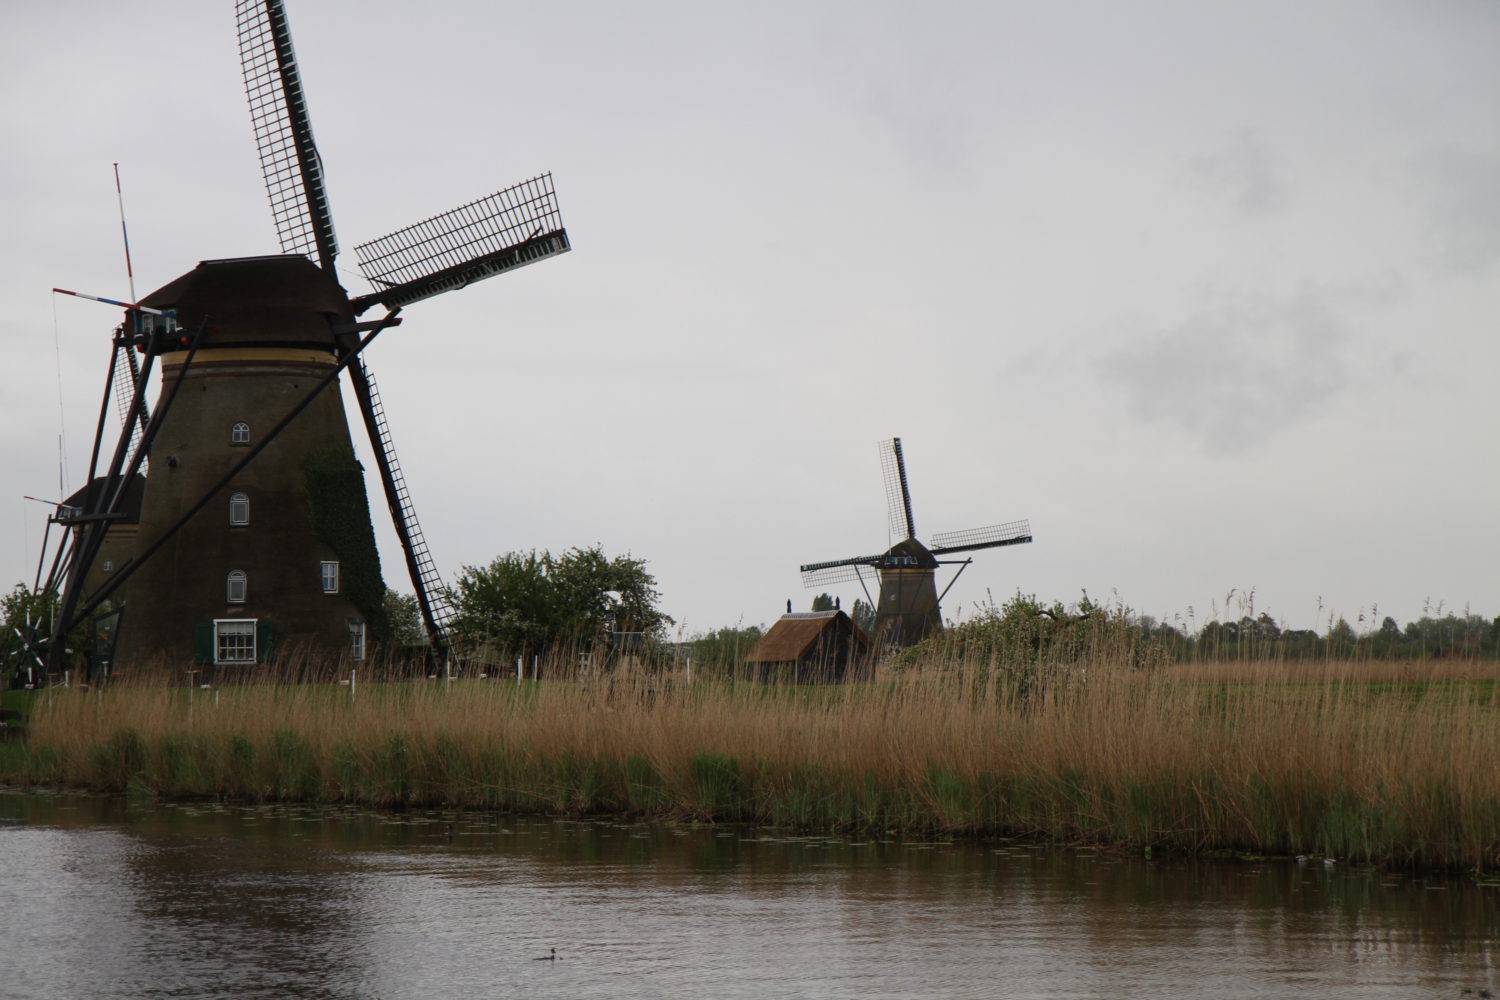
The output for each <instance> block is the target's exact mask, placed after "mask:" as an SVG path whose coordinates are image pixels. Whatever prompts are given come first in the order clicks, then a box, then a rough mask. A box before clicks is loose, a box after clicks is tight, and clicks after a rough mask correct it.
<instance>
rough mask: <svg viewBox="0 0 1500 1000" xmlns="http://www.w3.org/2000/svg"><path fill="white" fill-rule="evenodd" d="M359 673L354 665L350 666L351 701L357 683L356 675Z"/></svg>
mask: <svg viewBox="0 0 1500 1000" xmlns="http://www.w3.org/2000/svg"><path fill="white" fill-rule="evenodd" d="M358 673H359V671H357V670H355V669H354V668H353V667H350V668H349V700H350V701H353V700H354V684H355V679H356V675H357V674H358Z"/></svg>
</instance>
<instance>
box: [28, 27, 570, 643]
mask: <svg viewBox="0 0 1500 1000" xmlns="http://www.w3.org/2000/svg"><path fill="white" fill-rule="evenodd" d="M236 14H237V19H238V25H239V44H240V54H241V60H242V63H243V67H244V77H245V88H246V92H247V95H248V97H249V103H250V116H251V121H252V124H253V127H254V132H255V139H256V144H257V147H258V149H259V154H260V162H261V169H262V172H263V173H264V176H265V182H266V190H267V193H268V194H269V196H270V201H271V210H272V215H273V217H274V219H275V224H276V230H277V233H278V234H279V236H280V240H281V249H282V254H281V255H278V256H265V257H234V258H228V259H218V260H205V261H203V262H202V263H200V264H199V265H198V266H197V267H196V268H194V269H193V270H192V271H190V272H188V273H187V274H185V275H183V276H182V277H180V278H178V279H176V280H175V281H172V282H170V283H168V284H167V285H165V286H163V287H162V288H160V289H158V290H157V291H155V292H153V293H151V294H150V295H148V296H146V297H145V298H144V299H142V300H141V301H140V302H138V303H117V304H121V305H126V306H127V312H126V322H125V323H124V324H123V325H122V326H121V327H120V328H119V330H117V331H116V335H115V345H114V346H115V351H114V356H113V358H112V361H111V376H110V381H111V383H116V384H119V385H121V386H123V388H124V393H123V394H124V396H125V397H126V399H127V400H128V402H126V403H125V405H124V406H123V407H122V410H123V412H124V413H125V415H126V416H125V429H124V432H123V433H122V434H121V436H120V437H119V439H118V441H116V442H115V445H114V448H113V451H112V452H108V453H107V461H108V464H107V467H106V468H105V470H104V471H103V472H102V474H99V475H97V476H96V472H97V471H98V465H96V464H95V461H97V460H98V459H99V458H100V456H101V452H106V449H104V448H101V445H102V444H104V442H103V441H102V429H103V419H102V415H103V409H102V408H101V421H100V429H101V434H100V435H99V437H98V438H96V444H95V449H94V455H95V460H92V461H91V468H90V470H89V479H90V482H91V486H90V487H89V488H88V489H87V490H86V491H83V493H82V494H81V495H80V497H79V498H77V499H76V500H75V501H74V502H73V503H72V504H70V505H69V506H65V507H63V508H62V510H61V511H60V514H59V517H58V518H57V519H56V520H57V521H59V522H60V523H62V524H63V525H65V526H67V527H69V528H70V529H71V531H69V532H68V533H67V534H68V535H69V536H70V539H71V544H70V546H69V548H68V555H67V556H66V557H65V558H59V559H58V560H57V562H56V563H55V564H54V570H53V576H54V580H53V581H52V582H51V585H53V586H60V587H61V589H62V598H61V601H60V608H59V614H58V615H57V618H56V621H55V624H54V626H53V628H52V629H51V633H50V638H49V641H48V642H47V648H46V659H47V663H48V665H49V666H50V667H52V668H53V669H56V668H57V667H58V666H59V665H60V663H61V662H62V657H63V655H64V651H63V642H62V637H63V636H64V635H66V634H67V633H68V631H69V630H70V629H72V628H74V627H75V626H76V625H78V624H79V623H81V622H83V621H85V620H89V616H91V615H95V614H97V612H98V611H100V610H102V609H105V608H108V607H110V606H111V605H112V604H117V603H118V599H119V597H120V595H121V594H122V593H123V595H124V604H125V611H124V616H123V618H122V619H120V620H119V622H118V624H119V646H118V651H117V652H118V655H117V656H116V657H115V661H116V662H117V663H119V664H121V665H124V664H128V663H132V662H139V661H141V660H144V659H146V658H149V657H155V656H166V657H169V658H171V659H172V660H174V661H180V660H182V659H186V658H187V657H188V656H190V655H195V656H196V657H197V658H198V659H199V660H200V661H211V662H213V663H215V664H219V665H234V664H244V663H252V662H255V661H257V660H264V659H265V658H266V657H267V656H268V654H269V652H270V649H271V648H272V644H274V647H275V649H276V650H277V651H278V652H291V651H293V650H294V649H306V650H308V651H311V652H316V653H319V654H329V653H332V654H335V655H349V656H353V657H355V658H358V657H361V656H363V655H365V644H366V641H367V639H373V638H375V637H376V635H375V634H374V633H376V632H377V631H378V630H377V628H376V626H378V625H379V623H381V622H382V621H383V610H382V601H383V598H384V592H385V588H384V583H383V581H382V579H381V574H380V565H379V559H378V556H377V555H376V550H375V540H374V533H373V529H372V527H371V524H370V518H369V506H368V500H367V498H366V493H365V485H364V479H363V475H362V469H361V467H360V466H359V464H358V463H357V462H356V460H355V458H354V453H353V449H352V445H351V441H350V434H349V428H348V424H347V421H346V419H345V411H344V405H343V400H342V397H341V395H340V381H341V378H340V376H341V375H343V374H347V376H348V379H349V383H350V385H351V386H352V387H353V390H354V395H355V398H356V399H357V400H358V403H359V410H360V413H361V415H362V417H363V422H364V424H365V429H366V431H367V432H368V434H369V437H370V443H371V446H372V450H373V452H374V455H375V460H376V463H377V465H378V466H379V472H380V479H381V485H382V487H383V489H384V492H385V497H386V503H387V506H388V507H389V509H390V513H391V516H392V519H393V520H394V522H395V527H396V533H397V535H398V536H399V537H400V540H401V545H402V550H403V554H404V556H405V561H406V565H407V570H408V572H409V574H410V576H411V582H412V586H413V588H414V589H415V591H416V596H417V601H418V604H419V605H420V608H421V613H422V618H423V621H424V624H425V626H426V629H427V632H428V635H429V638H430V640H431V644H432V648H433V650H434V652H436V653H438V654H441V653H442V651H443V650H444V649H445V648H446V633H445V629H444V624H445V621H446V619H447V618H448V617H449V615H450V614H451V611H450V609H448V608H447V606H446V604H445V603H444V601H443V597H442V586H441V579H440V577H439V575H438V572H437V569H436V567H435V565H434V563H433V560H432V557H431V556H430V554H429V553H428V549H427V545H426V543H425V541H424V538H423V535H422V531H421V528H420V526H419V525H418V523H417V519H416V514H415V511H414V510H413V507H412V503H411V498H410V496H409V494H408V492H407V489H406V485H405V482H404V480H403V477H402V474H401V466H400V463H399V462H398V461H397V459H396V453H395V451H394V449H393V447H392V440H391V434H390V430H389V428H388V426H387V424H386V418H385V412H384V408H383V406H382V404H381V399H380V394H379V392H378V391H377V389H376V387H375V382H374V379H373V378H372V377H371V376H370V372H369V369H368V368H367V367H366V366H365V364H364V361H363V360H362V359H361V357H360V352H361V351H362V350H363V349H364V348H365V346H366V345H367V344H369V342H370V340H371V339H372V338H373V337H374V336H375V335H376V334H377V333H379V332H380V331H381V330H382V329H384V328H386V327H389V326H393V325H395V324H397V323H399V322H400V320H399V319H398V318H397V316H396V314H397V313H398V312H399V311H400V310H401V309H402V308H403V307H404V306H406V305H408V304H410V303H412V302H416V301H418V300H420V299H424V298H428V297H430V296H433V295H437V294H439V293H442V292H446V291H452V290H454V289H458V288H462V287H464V286H466V285H469V284H471V283H473V282H475V281H479V280H481V279H483V278H488V277H492V276H494V275H497V274H500V273H502V272H505V271H509V270H513V269H515V268H518V267H521V266H523V265H525V264H530V263H533V262H535V261H538V260H541V259H543V258H546V257H550V256H554V255H556V254H560V253H563V252H566V251H567V250H568V249H569V244H568V236H567V232H566V230H564V229H563V226H562V221H561V217H560V215H559V212H558V208H557V203H556V197H555V193H554V191H553V186H552V179H551V175H550V174H542V175H540V176H538V177H535V178H532V179H531V180H528V181H525V182H523V183H521V184H518V185H515V186H514V187H510V188H507V189H505V190H502V191H499V192H497V193H495V194H492V195H489V196H488V197H485V198H481V199H479V200H477V201H474V202H471V203H470V204H467V205H463V206H461V207H459V208H456V209H453V210H452V211H450V212H447V213H444V214H442V215H439V216H435V217H433V218H430V219H428V220H426V221H424V222H421V223H418V224H416V225H414V226H411V227H409V228H407V229H403V230H400V231H398V232H396V233H393V234H391V235H389V236H385V237H382V238H381V239H377V240H374V241H372V242H370V243H366V244H363V245H361V246H358V247H356V248H355V250H356V254H357V255H358V258H359V267H360V271H361V272H362V273H363V275H364V277H365V278H366V279H367V280H368V281H369V282H370V283H371V285H372V286H373V287H374V290H373V291H371V292H369V293H368V294H363V295H356V296H352V297H351V296H350V295H349V294H348V293H347V292H345V290H344V289H343V288H342V287H341V286H340V285H339V282H338V280H337V278H336V276H335V273H334V260H335V258H336V256H337V254H338V243H337V240H336V238H335V236H334V228H333V221H332V218H331V215H330V213H329V205H328V195H327V192H326V190H325V188H324V183H323V170H322V165H321V161H320V160H319V157H318V152H317V147H316V146H315V145H314V143H313V135H312V128H311V125H310V124H309V120H308V113H307V102H306V100H305V98H304V96H303V92H302V85H301V82H300V79H299V75H298V71H297V62H296V59H295V56H294V55H293V51H292V42H291V36H290V33H289V31H288V27H287V19H286V13H285V11H284V9H283V5H282V0H237V3H236ZM376 306H380V307H383V308H384V310H385V312H384V315H383V316H381V317H380V318H379V319H375V320H373V321H364V322H361V321H360V320H359V319H358V317H359V316H361V315H362V314H363V313H365V312H366V311H368V310H370V309H372V308H373V307H376ZM137 355H139V357H140V359H141V360H140V361H139V363H137V361H136V357H137ZM158 363H159V364H160V366H161V388H160V392H159V395H158V397H157V400H156V403H155V405H154V406H153V407H151V408H150V410H149V411H148V409H147V407H146V405H145V387H146V382H147V379H148V377H149V376H150V374H151V368H152V367H153V365H154V364H158ZM108 396H109V389H106V401H107V398H108ZM148 457H149V459H150V475H149V476H148V477H146V482H145V488H144V492H141V491H140V488H139V480H140V477H139V474H140V472H141V470H142V469H143V468H144V463H145V461H146V459H147V458H148ZM132 496H134V497H136V498H138V503H139V510H138V512H137V511H135V510H133V509H131V498H132ZM127 526H133V527H132V528H130V530H132V531H133V535H134V537H133V538H130V539H129V543H128V544H124V545H122V544H120V540H121V538H122V536H124V537H128V535H126V530H127ZM101 553H104V556H103V557H101ZM111 556H112V557H113V558H111ZM127 581H128V583H127ZM122 588H123V590H122ZM367 625H368V626H370V628H371V633H372V634H370V635H369V636H367V634H366V628H367Z"/></svg>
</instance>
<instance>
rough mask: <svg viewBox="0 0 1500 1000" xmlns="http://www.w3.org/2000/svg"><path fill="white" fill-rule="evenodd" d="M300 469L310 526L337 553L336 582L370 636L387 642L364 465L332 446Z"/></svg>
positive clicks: (345, 450)
mask: <svg viewBox="0 0 1500 1000" xmlns="http://www.w3.org/2000/svg"><path fill="white" fill-rule="evenodd" d="M303 470H304V471H305V472H306V474H307V502H308V506H309V507H310V508H311V512H312V527H313V531H314V532H316V533H317V536H318V537H319V538H320V539H322V540H323V542H324V543H325V544H327V545H328V547H329V548H331V549H332V550H333V552H334V555H336V556H337V557H338V560H339V573H340V576H341V578H342V579H341V581H340V584H341V586H342V588H343V591H344V594H345V595H346V596H347V597H348V598H349V600H350V601H352V602H353V603H354V606H355V607H357V608H359V613H360V614H361V615H363V616H364V619H365V631H366V634H367V635H368V637H369V639H370V640H371V641H372V642H378V643H385V642H386V641H387V640H388V639H389V638H390V623H389V621H388V620H387V618H386V613H385V580H384V578H383V577H382V576H381V575H380V553H379V552H378V551H377V550H376V548H375V529H374V526H373V525H372V524H371V521H370V501H369V497H368V496H367V494H366V493H365V474H364V469H363V467H361V466H360V464H359V462H357V461H356V460H355V458H354V452H353V451H352V450H351V449H349V448H344V447H334V448H324V449H321V450H319V451H315V452H313V453H311V454H310V455H308V457H307V459H306V461H305V462H304V464H303Z"/></svg>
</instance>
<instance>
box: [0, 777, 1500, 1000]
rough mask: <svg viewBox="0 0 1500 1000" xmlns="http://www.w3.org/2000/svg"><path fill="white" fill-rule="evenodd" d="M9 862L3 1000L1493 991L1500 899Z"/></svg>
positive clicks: (428, 819) (1137, 869) (0, 959)
mask: <svg viewBox="0 0 1500 1000" xmlns="http://www.w3.org/2000/svg"><path fill="white" fill-rule="evenodd" d="M0 848H4V852H5V858H6V862H7V863H6V865H5V866H4V868H3V869H0V920H3V922H4V931H3V934H0V997H7V998H10V997H14V998H28V1000H29V998H49V1000H50V998H112V997H132V998H138V997H174V998H177V997H234V998H248V997H265V998H271V997H278V998H280V997H309V998H310V997H318V998H323V997H338V998H343V997H348V998H356V997H357V998H390V1000H398V998H422V1000H432V998H438V997H463V998H491V997H492V998H508V997H526V998H532V997H566V998H591V997H609V998H630V997H642V998H646V997H651V998H656V997H693V998H699V997H704V998H721V997H722V998H740V997H743V998H753V1000H775V998H792V997H809V998H824V997H826V998H871V997H1045V998H1069V997H1079V998H1083V997H1089V998H1093V997H1152V998H1161V997H1169V998H1170V997H1194V998H1199V997H1202V998H1218V997H1226V998H1227V997H1237V998H1238V997H1316V998H1319V1000H1327V998H1337V997H1350V998H1356V997H1357V998H1386V997H1390V998H1402V1000H1411V998H1432V1000H1440V998H1447V1000H1463V998H1464V997H1466V996H1472V997H1479V996H1481V995H1482V992H1481V991H1484V990H1491V991H1495V992H1497V993H1500V975H1497V974H1496V970H1495V968H1494V959H1495V953H1494V949H1493V948H1492V945H1491V942H1492V940H1493V939H1494V937H1495V934H1496V931H1497V929H1500V927H1497V925H1500V911H1497V902H1500V896H1497V893H1500V889H1497V888H1494V887H1485V886H1480V885H1476V884H1474V883H1473V882H1472V881H1471V880H1468V879H1464V878H1439V877H1420V876H1401V875H1391V874H1388V873H1380V872H1373V871H1369V870H1358V869H1352V868H1348V867H1346V866H1340V865H1334V866H1333V867H1331V868H1329V867H1325V866H1323V865H1322V864H1304V865H1298V864H1295V863H1292V862H1227V861H1216V862H1209V861H1182V860H1162V861H1150V860H1146V859H1141V858H1122V857H1119V856H1117V855H1112V854H1110V853H1107V852H1090V851H1077V850H1059V849H1037V848H1027V847H1020V846H1015V845H1006V844H993V843H992V844H970V843H962V842H959V843H952V842H946V841H930V842H912V841H906V842H898V841H894V840H884V839H870V840H836V839H825V838H800V837H789V836H781V835H778V834H777V833H776V832H774V831H765V830H747V829H740V828H734V829H726V828H705V829H690V830H688V829H673V828H667V827H658V826H644V825H628V824H615V823H593V822H562V821H551V820H538V819H526V818H517V817H494V816H488V815H474V814H469V815H449V814H440V813H424V814H418V815H404V816H381V815H372V814H369V813H364V812H357V811H352V810H349V811H344V810H330V809H316V808H296V807H262V808H234V807H224V806H218V805H205V804H194V805H178V806H160V805H154V804H142V803H132V802H126V801H123V800H119V799H101V798H90V797H82V796H66V795H50V794H49V795H35V794H20V793H0ZM552 949H556V953H557V956H558V960H557V961H539V960H538V958H539V956H546V955H549V954H551V950H552Z"/></svg>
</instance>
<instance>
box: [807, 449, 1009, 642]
mask: <svg viewBox="0 0 1500 1000" xmlns="http://www.w3.org/2000/svg"><path fill="white" fill-rule="evenodd" d="M878 448H879V452H880V467H881V472H882V474H883V476H884V479H885V499H886V514H887V522H888V524H889V528H890V532H891V536H892V537H896V538H899V539H900V541H898V542H896V543H895V544H894V545H892V546H891V547H890V548H889V549H887V550H886V551H884V552H882V553H879V554H878V555H868V556H854V557H852V558H849V559H835V560H832V561H829V562H818V563H808V564H806V565H804V566H803V567H802V583H803V585H804V586H807V587H826V586H830V585H833V584H838V583H848V582H850V581H854V580H857V581H859V583H860V585H861V586H862V587H865V588H866V591H865V593H866V596H868V595H869V590H868V586H867V579H866V573H867V572H868V573H869V574H871V575H873V576H875V577H876V578H877V579H878V580H879V583H880V596H879V598H878V599H877V600H876V601H875V602H874V604H875V640H876V643H877V646H878V647H888V646H910V645H912V644H914V643H916V642H919V641H920V640H922V639H923V638H925V637H927V636H928V635H930V634H931V633H933V632H934V631H937V630H938V629H941V628H942V627H943V620H942V611H941V608H940V606H939V602H940V601H941V600H942V597H943V596H945V595H946V594H947V593H948V589H949V588H951V587H952V586H953V582H954V581H955V580H957V579H958V573H962V572H963V570H964V568H965V567H966V566H968V565H969V563H970V562H971V560H969V559H958V560H952V559H939V558H938V556H942V555H952V554H955V553H960V552H974V551H977V550H979V549H993V548H999V547H1000V546H1003V545H1022V544H1025V543H1028V542H1030V541H1031V522H1030V521H1026V520H1021V521H1009V522H1007V523H1004V524H993V525H989V526H987V527H983V528H968V529H965V530H963V531H949V532H943V533H941V534H937V535H933V536H932V540H931V541H930V542H928V543H927V544H926V545H924V544H922V543H921V542H920V541H918V540H917V528H916V521H915V519H914V518H913V516H912V504H911V488H910V486H909V485H908V483H907V478H906V455H905V452H903V451H902V448H901V439H900V438H891V439H890V440H889V441H882V442H880V444H879V445H878ZM945 564H947V565H957V566H958V571H957V572H956V573H954V575H953V580H950V581H949V582H948V586H947V587H945V588H943V593H942V594H939V593H938V592H937V583H936V572H937V569H938V567H939V566H942V565H945Z"/></svg>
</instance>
